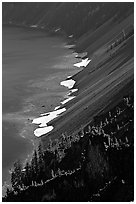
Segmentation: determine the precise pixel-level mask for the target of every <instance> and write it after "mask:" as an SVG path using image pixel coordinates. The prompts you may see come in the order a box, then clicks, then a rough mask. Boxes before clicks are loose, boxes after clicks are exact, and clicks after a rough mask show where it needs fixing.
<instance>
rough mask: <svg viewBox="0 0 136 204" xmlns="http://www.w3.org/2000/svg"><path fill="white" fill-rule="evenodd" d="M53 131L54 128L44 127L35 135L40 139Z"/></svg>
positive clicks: (35, 132)
mask: <svg viewBox="0 0 136 204" xmlns="http://www.w3.org/2000/svg"><path fill="white" fill-rule="evenodd" d="M51 130H53V126H48V127H43V128H37V129H36V130H35V131H34V134H35V136H36V137H40V136H42V135H44V134H46V133H48V132H50V131H51Z"/></svg>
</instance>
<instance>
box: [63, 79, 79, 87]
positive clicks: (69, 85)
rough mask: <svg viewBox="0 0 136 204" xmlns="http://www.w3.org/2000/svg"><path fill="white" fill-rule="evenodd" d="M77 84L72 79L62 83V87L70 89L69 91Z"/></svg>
mask: <svg viewBox="0 0 136 204" xmlns="http://www.w3.org/2000/svg"><path fill="white" fill-rule="evenodd" d="M75 83H76V82H75V81H74V80H73V79H70V80H65V81H62V82H60V85H62V86H65V87H68V88H69V89H71V88H72V87H73V86H74V84H75Z"/></svg>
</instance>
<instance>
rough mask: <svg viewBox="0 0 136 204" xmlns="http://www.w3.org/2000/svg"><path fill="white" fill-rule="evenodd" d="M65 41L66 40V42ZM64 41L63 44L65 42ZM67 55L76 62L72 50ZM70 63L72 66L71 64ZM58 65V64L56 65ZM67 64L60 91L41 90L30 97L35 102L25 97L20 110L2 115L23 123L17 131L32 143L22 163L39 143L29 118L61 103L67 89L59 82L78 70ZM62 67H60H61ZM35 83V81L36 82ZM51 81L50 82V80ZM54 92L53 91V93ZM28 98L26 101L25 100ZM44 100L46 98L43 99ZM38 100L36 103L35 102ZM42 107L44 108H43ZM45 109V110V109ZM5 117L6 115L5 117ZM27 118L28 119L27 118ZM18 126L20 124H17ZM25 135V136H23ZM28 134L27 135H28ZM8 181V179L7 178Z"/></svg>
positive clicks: (13, 121) (30, 156)
mask: <svg viewBox="0 0 136 204" xmlns="http://www.w3.org/2000/svg"><path fill="white" fill-rule="evenodd" d="M66 43H67V42H66ZM66 43H65V44H66ZM64 47H65V45H64ZM65 48H66V49H67V50H71V49H69V48H67V47H65ZM68 55H69V56H67V57H70V58H71V56H72V59H74V61H75V63H76V62H78V61H79V60H78V59H77V58H75V55H74V53H73V50H71V53H70V54H68ZM71 65H72V66H71ZM58 66H59V65H58ZM67 66H68V67H69V66H71V67H70V69H67V68H66V65H65V66H64V68H63V70H65V74H64V73H63V72H62V71H63V70H62V71H61V72H62V74H61V76H60V77H59V80H58V81H57V83H58V86H59V88H60V90H61V91H58V92H57V94H56V92H55V90H54V92H52V93H51V94H52V96H51V95H50V94H49V95H48V93H44V92H43V91H42V92H41V93H39V95H37V96H36V95H35V94H34V95H33V96H32V98H31V97H30V98H31V100H32V101H33V100H34V101H35V102H36V104H33V103H31V100H30V101H29V99H30V98H27V99H26V101H24V106H23V108H24V109H23V110H21V111H19V112H17V114H16V113H11V114H9V115H8V114H7V116H4V117H5V118H4V120H5V121H6V120H7V121H9V122H12V123H14V124H17V123H18V124H21V126H22V125H23V124H24V125H23V128H21V130H20V131H18V133H19V135H20V136H21V137H23V138H26V139H27V140H31V143H32V146H33V148H32V152H30V154H28V156H27V158H25V159H23V161H22V162H23V164H24V163H25V162H26V161H30V160H31V159H32V155H33V152H34V150H35V149H36V148H37V147H38V144H39V142H40V140H39V138H38V139H37V138H36V137H35V136H34V133H33V130H34V127H35V125H33V124H31V120H32V119H33V118H34V116H35V117H37V116H38V114H39V113H41V114H42V113H43V112H45V111H46V110H48V111H52V110H53V109H54V108H55V107H56V106H58V104H60V103H61V101H62V100H65V96H66V95H67V94H68V91H69V90H68V89H67V88H66V87H62V86H61V85H60V82H61V81H63V80H65V79H67V77H68V76H69V75H70V76H71V75H72V76H73V75H75V74H76V73H77V72H79V71H80V69H76V68H75V67H74V66H73V62H72V64H71V63H69V62H68V64H67ZM62 67H63V65H62ZM61 69H62V68H61ZM61 69H60V70H61ZM36 83H37V82H36ZM51 83H52V82H51ZM45 85H46V82H41V86H40V89H42V88H41V87H45ZM54 93H55V95H54ZM47 95H48V97H49V98H50V100H48V101H47V103H48V106H47V107H45V104H43V105H42V106H44V107H42V106H41V104H39V103H42V102H43V101H44V100H45V99H46V97H47ZM27 100H28V101H27ZM45 101H46V100H45ZM49 101H51V102H52V104H50V102H49ZM37 102H38V103H37ZM35 105H36V106H37V107H35ZM43 109H44V110H43ZM45 109H46V110H45ZM6 117H7V119H6ZM28 119H29V120H28ZM18 124H17V126H18ZM19 126H20V125H19ZM28 132H29V133H31V134H28ZM25 135H26V136H25ZM28 135H29V136H28ZM9 181H10V180H9ZM5 182H6V183H8V180H5V181H4V184H3V188H4V187H5V186H6V183H5Z"/></svg>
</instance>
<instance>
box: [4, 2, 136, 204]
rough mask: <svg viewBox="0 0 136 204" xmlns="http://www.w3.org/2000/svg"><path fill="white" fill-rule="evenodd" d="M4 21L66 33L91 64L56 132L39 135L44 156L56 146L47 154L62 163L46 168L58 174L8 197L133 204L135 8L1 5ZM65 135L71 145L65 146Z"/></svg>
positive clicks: (79, 78)
mask: <svg viewBox="0 0 136 204" xmlns="http://www.w3.org/2000/svg"><path fill="white" fill-rule="evenodd" d="M3 23H10V24H18V25H25V26H32V25H33V26H35V27H37V28H41V29H45V30H48V31H51V32H52V33H53V32H54V33H59V34H63V35H65V36H67V39H69V40H70V41H69V43H71V44H75V47H74V48H73V49H74V51H77V52H78V53H84V54H80V55H81V56H82V57H83V58H84V56H86V54H87V57H88V58H89V59H91V62H90V63H89V65H88V66H87V67H86V68H84V69H83V70H82V71H81V72H79V73H77V74H76V75H74V76H73V77H72V79H74V80H75V81H76V83H75V85H74V87H73V88H76V89H78V91H77V92H75V93H74V95H76V97H75V98H74V99H73V100H71V101H69V102H68V103H67V104H66V105H65V107H66V109H67V111H66V112H64V113H63V114H62V116H61V117H59V118H57V119H54V120H53V121H51V125H53V126H54V127H55V128H54V129H53V130H52V131H51V132H50V133H48V134H46V135H43V136H42V137H41V140H42V144H43V149H44V150H47V147H48V143H49V141H52V145H51V147H50V150H51V152H53V155H55V156H56V155H57V157H56V159H55V160H54V159H51V160H50V161H49V169H50V168H51V169H50V170H53V171H54V173H56V175H58V176H53V179H52V178H50V179H51V180H50V179H49V181H48V182H47V183H46V181H45V183H42V182H41V184H40V185H39V186H37V185H36V186H33V185H29V187H27V188H26V187H24V188H23V187H22V186H21V188H23V190H21V191H20V193H19V194H18V195H17V196H16V194H15V193H13V192H12V193H11V194H10V196H11V197H10V196H9V198H6V199H7V200H8V199H9V201H15V200H16V201H20V200H22V199H24V201H30V198H32V200H31V201H132V200H133V136H134V130H133V128H134V124H133V121H134V118H133V95H134V26H133V24H134V14H133V3H58V2H56V3H3ZM71 95H72V94H71ZM62 108H63V105H62ZM49 124H50V123H49ZM64 135H65V137H66V138H67V137H68V138H70V139H68V138H67V139H66V141H67V142H66V144H65V145H62V144H63V142H62V138H63V136H64ZM63 139H64V138H63ZM54 143H55V145H54ZM62 146H63V148H62ZM66 146H67V147H66ZM56 161H57V162H56ZM56 163H57V165H56ZM55 165H56V166H55ZM76 169H79V171H76ZM58 171H59V173H58ZM61 171H64V172H65V173H64V175H62V172H61ZM68 171H73V172H74V173H72V175H71V174H70V175H69V174H68V173H67V172H68ZM128 172H131V174H129V173H128ZM67 175H69V176H67ZM36 179H37V178H36ZM36 179H35V180H36ZM36 182H38V181H37V180H36ZM45 191H46V193H45ZM62 191H63V193H62ZM36 192H37V193H36ZM126 192H127V194H126ZM28 195H29V196H28ZM32 195H33V197H32ZM65 195H67V196H65ZM70 195H72V196H70ZM79 195H81V196H80V197H79ZM111 195H112V196H111Z"/></svg>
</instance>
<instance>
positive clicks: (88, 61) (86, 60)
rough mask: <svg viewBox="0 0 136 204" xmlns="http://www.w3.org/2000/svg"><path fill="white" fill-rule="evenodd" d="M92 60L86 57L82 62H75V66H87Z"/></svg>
mask: <svg viewBox="0 0 136 204" xmlns="http://www.w3.org/2000/svg"><path fill="white" fill-rule="evenodd" d="M90 62H91V60H89V58H86V59H82V61H81V62H78V63H76V64H74V66H75V67H78V68H80V67H86V66H87V65H88V64H89V63H90Z"/></svg>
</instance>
